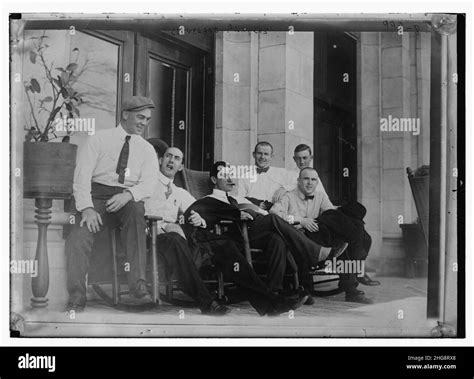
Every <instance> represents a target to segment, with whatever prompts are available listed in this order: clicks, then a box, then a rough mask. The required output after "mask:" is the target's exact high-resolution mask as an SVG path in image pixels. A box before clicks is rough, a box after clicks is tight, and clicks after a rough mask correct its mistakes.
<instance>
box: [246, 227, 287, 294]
mask: <svg viewBox="0 0 474 379" xmlns="http://www.w3.org/2000/svg"><path fill="white" fill-rule="evenodd" d="M249 242H250V246H251V247H252V248H256V249H262V250H263V254H264V255H265V258H266V259H267V265H266V266H267V271H266V284H267V287H268V288H269V289H270V291H272V292H278V290H281V289H282V288H283V276H284V274H285V269H286V261H287V255H288V249H287V247H286V244H285V241H284V240H283V238H282V237H281V236H280V235H279V234H278V233H275V232H274V231H272V230H265V229H262V228H252V229H251V230H250V232H249Z"/></svg>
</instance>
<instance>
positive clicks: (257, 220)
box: [186, 162, 342, 304]
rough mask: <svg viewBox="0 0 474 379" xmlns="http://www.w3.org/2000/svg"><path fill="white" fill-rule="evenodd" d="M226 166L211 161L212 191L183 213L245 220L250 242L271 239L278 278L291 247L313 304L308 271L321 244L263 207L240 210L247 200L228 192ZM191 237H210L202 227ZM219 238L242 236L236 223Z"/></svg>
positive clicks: (262, 242)
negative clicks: (235, 225) (192, 211)
mask: <svg viewBox="0 0 474 379" xmlns="http://www.w3.org/2000/svg"><path fill="white" fill-rule="evenodd" d="M227 167H228V163H226V162H216V163H215V164H214V165H213V167H212V169H211V172H210V176H211V180H212V182H213V183H214V190H213V193H212V195H209V196H206V197H204V198H202V199H200V200H198V201H196V202H195V203H194V204H193V205H192V206H191V207H190V208H189V209H188V211H187V212H186V213H188V212H190V211H191V210H194V211H195V212H198V213H199V214H200V215H201V216H202V217H203V218H204V219H205V220H206V223H207V225H208V227H210V226H212V225H214V224H217V223H219V222H220V221H221V220H232V221H240V220H246V221H248V234H249V241H250V244H251V246H254V247H260V248H261V247H265V245H266V244H269V243H271V244H272V249H274V250H275V251H276V252H278V256H279V257H280V266H279V267H278V268H273V269H275V270H277V271H278V272H279V275H280V276H281V280H283V274H284V264H285V263H286V258H287V252H288V250H290V252H291V253H292V254H293V257H294V258H295V261H296V263H297V265H298V275H299V279H300V283H301V284H302V286H303V287H304V289H305V291H306V292H305V295H304V296H308V300H307V303H308V304H312V303H313V300H312V298H311V296H310V291H311V288H312V278H311V277H310V275H309V272H310V269H311V267H312V266H315V265H316V264H317V263H319V262H320V261H321V260H323V259H321V258H320V256H319V251H320V246H319V245H317V244H315V243H314V242H313V241H311V240H310V239H308V238H306V237H305V236H304V235H303V234H302V233H300V232H298V231H297V230H296V229H294V228H293V227H292V226H291V225H289V224H288V223H287V222H285V221H283V220H282V219H281V218H280V217H278V216H277V215H274V214H268V213H267V212H266V211H263V210H259V211H258V212H256V211H254V210H253V209H251V208H252V207H251V206H249V207H248V208H247V209H245V210H241V209H244V208H245V206H244V207H242V204H249V203H250V202H249V201H248V200H247V199H245V198H242V197H239V196H235V197H233V196H230V195H229V193H230V192H231V191H232V190H233V188H234V186H235V182H234V179H233V177H232V176H231V175H226V168H227ZM194 237H195V238H197V239H200V240H202V241H208V240H209V239H212V237H210V236H208V235H206V234H205V233H204V231H203V230H201V231H200V232H199V233H197V235H195V236H194ZM221 238H223V239H228V240H231V241H234V243H236V244H237V243H239V242H241V239H242V237H241V234H240V232H239V230H238V229H237V228H236V227H231V228H229V231H228V232H227V233H225V234H224V235H223V236H221ZM341 253H342V251H340V252H339V251H337V252H334V253H333V254H335V256H336V257H337V256H338V254H341ZM282 267H283V270H282Z"/></svg>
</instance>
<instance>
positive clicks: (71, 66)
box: [66, 63, 77, 72]
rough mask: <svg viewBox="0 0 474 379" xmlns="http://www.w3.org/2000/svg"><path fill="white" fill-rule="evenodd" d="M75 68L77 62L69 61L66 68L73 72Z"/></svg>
mask: <svg viewBox="0 0 474 379" xmlns="http://www.w3.org/2000/svg"><path fill="white" fill-rule="evenodd" d="M75 69H77V63H69V64H68V65H67V67H66V70H69V71H71V72H73V71H74V70H75Z"/></svg>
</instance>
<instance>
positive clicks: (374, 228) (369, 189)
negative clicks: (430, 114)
mask: <svg viewBox="0 0 474 379" xmlns="http://www.w3.org/2000/svg"><path fill="white" fill-rule="evenodd" d="M357 51H358V57H357V63H358V64H357V66H358V69H359V71H358V73H357V74H358V83H359V84H358V88H357V99H358V108H359V113H358V124H359V127H358V128H357V140H358V146H357V152H358V153H357V155H358V157H357V172H358V176H357V180H358V183H357V192H358V193H357V198H358V199H359V201H360V202H361V203H362V204H364V205H365V207H366V208H367V215H366V217H365V222H366V229H367V232H368V233H369V234H370V236H371V237H372V248H371V251H370V254H369V256H368V259H367V268H369V269H373V268H378V265H379V260H380V257H381V256H382V255H383V253H382V221H381V220H382V199H381V194H382V175H383V168H382V159H381V157H382V152H381V148H382V140H381V135H380V114H381V108H380V102H381V83H380V81H381V74H380V47H379V33H376V32H364V33H360V39H359V41H358V49H357Z"/></svg>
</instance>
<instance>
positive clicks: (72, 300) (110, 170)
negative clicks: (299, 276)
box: [65, 96, 158, 311]
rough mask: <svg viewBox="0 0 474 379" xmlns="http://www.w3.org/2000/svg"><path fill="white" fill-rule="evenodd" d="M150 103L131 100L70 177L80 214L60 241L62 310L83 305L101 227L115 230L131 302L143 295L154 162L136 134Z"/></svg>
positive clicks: (81, 156) (94, 140) (84, 150)
mask: <svg viewBox="0 0 474 379" xmlns="http://www.w3.org/2000/svg"><path fill="white" fill-rule="evenodd" d="M151 108H154V105H153V102H152V100H151V99H148V98H146V97H138V96H134V97H132V98H131V99H129V100H127V101H125V102H124V103H123V105H122V117H121V122H120V124H119V125H118V126H117V127H116V128H109V129H106V130H101V131H99V132H97V133H96V134H95V135H93V136H90V137H89V138H88V140H87V142H86V144H85V146H84V147H83V148H82V150H81V151H80V153H79V156H78V159H77V164H76V170H75V173H74V185H73V189H74V198H75V202H76V209H77V211H78V212H80V217H79V218H80V222H76V223H75V225H74V227H73V229H72V231H71V233H70V234H69V236H68V238H67V240H66V249H65V251H66V270H67V289H68V292H69V302H68V305H67V310H68V311H69V310H74V311H82V310H83V309H84V307H85V305H86V274H87V272H88V269H89V256H90V254H91V252H92V246H93V243H94V239H95V233H97V232H99V231H100V227H101V225H103V224H104V223H105V224H107V225H110V224H111V223H114V225H115V224H118V225H120V226H121V237H122V241H123V243H124V247H125V249H126V252H127V258H128V262H130V272H129V274H128V282H129V287H130V290H131V292H133V293H134V294H135V296H136V297H143V296H145V295H146V286H145V265H146V245H145V242H146V241H145V219H144V216H145V210H144V205H143V200H144V199H145V198H147V197H149V196H150V195H151V193H152V191H153V188H154V187H155V185H156V172H157V170H158V160H157V159H156V155H155V152H154V151H153V148H152V147H151V146H150V144H149V143H148V142H146V141H145V140H144V139H143V138H142V137H141V134H142V133H143V131H144V129H145V127H146V126H147V124H148V123H149V121H150V118H151Z"/></svg>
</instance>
